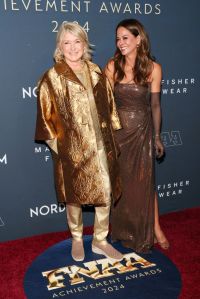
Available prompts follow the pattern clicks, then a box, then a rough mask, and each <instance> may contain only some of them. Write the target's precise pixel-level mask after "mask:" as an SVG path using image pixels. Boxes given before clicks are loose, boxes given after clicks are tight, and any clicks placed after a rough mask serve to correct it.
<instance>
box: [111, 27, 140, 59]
mask: <svg viewBox="0 0 200 299" xmlns="http://www.w3.org/2000/svg"><path fill="white" fill-rule="evenodd" d="M139 43H140V36H139V35H138V36H137V37H135V36H134V35H133V34H132V33H131V32H130V31H129V30H128V29H126V28H125V27H119V28H118V29H117V36H116V44H117V48H118V49H119V50H120V52H121V54H122V55H124V56H127V55H129V54H132V53H135V52H136V51H137V45H139Z"/></svg>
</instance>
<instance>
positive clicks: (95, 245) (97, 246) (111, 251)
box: [92, 240, 123, 261]
mask: <svg viewBox="0 0 200 299" xmlns="http://www.w3.org/2000/svg"><path fill="white" fill-rule="evenodd" d="M92 252H94V253H96V254H102V255H104V256H106V257H107V258H108V259H111V260H113V261H121V260H123V255H122V254H121V253H120V252H119V251H118V250H117V249H115V248H114V247H113V246H112V245H110V244H109V243H108V242H107V241H101V242H98V241H94V240H93V241H92Z"/></svg>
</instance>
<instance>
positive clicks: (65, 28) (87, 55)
mask: <svg viewBox="0 0 200 299" xmlns="http://www.w3.org/2000/svg"><path fill="white" fill-rule="evenodd" d="M65 32H70V33H71V34H73V35H75V36H76V37H78V38H79V39H80V40H81V41H82V42H83V43H84V45H85V49H84V53H83V57H82V59H83V60H91V53H92V50H91V45H90V44H89V41H88V35H87V33H86V31H85V30H84V29H83V28H82V27H81V26H80V25H79V24H77V23H72V22H67V21H64V22H63V23H62V24H61V25H60V27H59V29H58V33H57V36H56V49H55V52H54V55H53V57H54V59H55V61H56V62H59V61H61V60H63V59H64V56H63V54H62V52H61V50H60V47H59V46H60V42H61V40H62V35H63V33H65Z"/></svg>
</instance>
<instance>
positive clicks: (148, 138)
mask: <svg viewBox="0 0 200 299" xmlns="http://www.w3.org/2000/svg"><path fill="white" fill-rule="evenodd" d="M116 46H117V49H116V52H115V55H114V58H112V59H111V60H110V61H109V62H108V64H107V66H106V69H105V72H106V75H107V77H108V78H109V80H110V82H111V84H112V86H113V89H114V94H115V100H116V105H117V108H118V112H119V115H120V119H121V123H122V127H123V129H122V130H119V131H118V132H116V135H115V136H116V140H117V142H118V144H119V146H120V150H121V155H120V158H119V160H120V167H121V176H122V183H123V194H122V198H121V199H120V200H119V201H118V203H117V204H116V205H115V206H114V207H113V209H112V217H111V224H112V238H113V240H121V241H122V244H123V245H124V246H125V247H129V248H132V249H134V250H135V251H137V252H148V251H149V250H150V249H151V248H152V246H153V244H154V242H156V241H157V242H158V243H159V245H160V246H161V247H162V248H163V249H167V248H168V247H169V242H168V240H167V239H166V237H165V235H164V233H163V231H162V229H161V227H160V224H159V215H158V198H157V194H156V191H155V181H154V156H155V155H154V148H155V154H156V156H157V157H158V158H160V157H162V156H163V154H164V146H163V144H162V141H161V138H160V127H161V107H160V88H161V77H162V70H161V66H160V65H159V64H158V63H156V62H155V61H154V59H153V58H152V56H151V54H150V43H149V38H148V35H147V33H146V32H145V29H144V27H143V25H142V24H141V23H140V22H139V21H137V20H135V19H125V20H123V21H121V22H120V23H119V24H118V25H117V27H116Z"/></svg>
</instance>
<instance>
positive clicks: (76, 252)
mask: <svg viewBox="0 0 200 299" xmlns="http://www.w3.org/2000/svg"><path fill="white" fill-rule="evenodd" d="M71 255H72V258H73V259H74V260H75V261H77V262H80V261H83V260H84V258H85V252H84V247H83V240H82V239H80V240H77V239H72V251H71Z"/></svg>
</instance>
